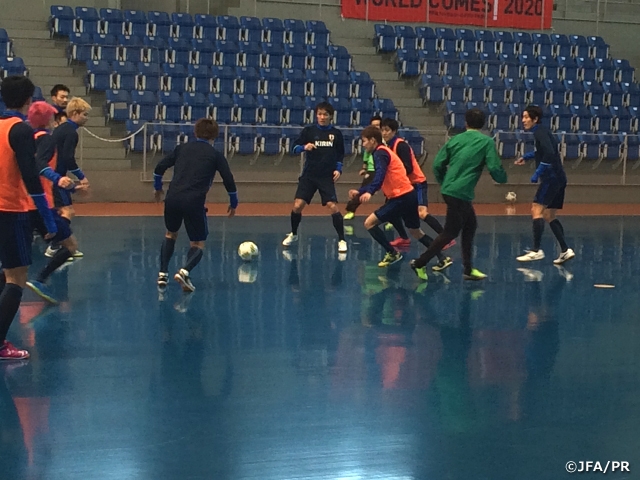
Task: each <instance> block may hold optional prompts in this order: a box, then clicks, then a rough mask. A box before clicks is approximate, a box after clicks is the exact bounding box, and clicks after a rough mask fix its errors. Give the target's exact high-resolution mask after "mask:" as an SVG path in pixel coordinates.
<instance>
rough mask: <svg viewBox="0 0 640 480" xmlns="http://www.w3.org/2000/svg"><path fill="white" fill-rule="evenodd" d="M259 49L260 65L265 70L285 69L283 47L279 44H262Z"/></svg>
mask: <svg viewBox="0 0 640 480" xmlns="http://www.w3.org/2000/svg"><path fill="white" fill-rule="evenodd" d="M261 48H262V55H261V57H260V65H262V66H263V67H265V68H280V69H281V68H285V67H284V47H283V45H282V44H281V43H266V42H263V43H262V45H261Z"/></svg>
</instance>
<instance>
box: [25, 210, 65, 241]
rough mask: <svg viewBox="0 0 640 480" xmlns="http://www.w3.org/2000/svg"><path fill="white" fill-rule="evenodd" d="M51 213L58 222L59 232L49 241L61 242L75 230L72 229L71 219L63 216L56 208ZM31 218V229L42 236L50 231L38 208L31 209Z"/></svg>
mask: <svg viewBox="0 0 640 480" xmlns="http://www.w3.org/2000/svg"><path fill="white" fill-rule="evenodd" d="M51 214H52V215H53V220H54V221H55V222H56V227H57V228H58V232H57V233H56V234H55V235H54V237H53V238H51V239H49V240H47V242H50V243H59V242H62V241H64V240H66V239H67V238H69V237H70V236H71V235H73V232H72V231H71V223H70V222H69V221H67V220H66V219H64V218H62V217H61V216H60V214H59V213H58V211H57V210H56V209H55V208H52V209H51ZM29 220H30V221H31V231H33V230H35V231H37V232H38V234H39V235H40V236H41V237H42V238H44V236H45V235H46V234H48V233H49V232H48V230H47V227H46V226H45V224H44V220H43V219H42V216H41V215H40V212H38V211H37V210H31V211H30V212H29Z"/></svg>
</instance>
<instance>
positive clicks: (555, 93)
mask: <svg viewBox="0 0 640 480" xmlns="http://www.w3.org/2000/svg"><path fill="white" fill-rule="evenodd" d="M543 83H544V87H545V89H546V93H547V96H546V103H547V104H548V105H550V104H552V103H555V104H564V103H566V102H567V99H566V98H565V86H564V84H563V83H562V81H560V80H554V79H552V78H549V79H547V80H545V81H544V82H543Z"/></svg>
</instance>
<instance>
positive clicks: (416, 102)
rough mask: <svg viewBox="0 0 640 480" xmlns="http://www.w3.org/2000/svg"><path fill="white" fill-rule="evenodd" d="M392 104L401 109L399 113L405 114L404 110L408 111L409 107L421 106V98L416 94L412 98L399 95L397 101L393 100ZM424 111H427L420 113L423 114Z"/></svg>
mask: <svg viewBox="0 0 640 480" xmlns="http://www.w3.org/2000/svg"><path fill="white" fill-rule="evenodd" d="M393 103H394V105H395V106H396V108H399V109H402V110H401V111H400V113H401V114H405V112H407V113H408V112H409V108H420V109H421V108H422V99H421V98H419V97H418V96H417V95H416V96H415V97H414V98H406V97H401V98H398V101H396V100H393ZM426 113H428V112H427V111H426V110H425V111H424V112H423V113H422V115H425V114H426Z"/></svg>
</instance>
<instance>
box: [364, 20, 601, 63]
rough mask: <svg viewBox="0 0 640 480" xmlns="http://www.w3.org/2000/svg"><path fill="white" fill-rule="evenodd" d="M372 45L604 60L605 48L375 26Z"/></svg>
mask: <svg viewBox="0 0 640 480" xmlns="http://www.w3.org/2000/svg"><path fill="white" fill-rule="evenodd" d="M374 28H375V37H374V40H373V42H374V45H375V46H376V48H377V50H378V51H379V52H382V53H390V52H395V51H396V50H402V49H405V50H429V51H436V50H440V51H447V52H450V53H454V52H468V53H473V52H478V53H480V52H484V53H503V54H515V55H519V54H527V55H532V56H546V57H590V58H608V57H609V45H608V44H607V43H606V42H605V41H604V39H603V38H602V37H599V36H589V37H585V36H583V35H569V36H567V35H563V34H552V35H549V34H546V33H533V34H531V33H529V32H503V31H496V32H494V31H491V30H473V29H467V28H456V29H455V30H454V29H452V28H446V27H441V28H436V29H433V28H431V27H417V28H416V29H414V28H413V27H411V26H409V25H398V26H396V27H395V28H394V27H392V26H391V25H386V24H378V25H375V27H374Z"/></svg>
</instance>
